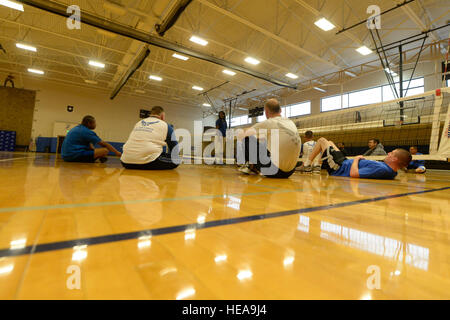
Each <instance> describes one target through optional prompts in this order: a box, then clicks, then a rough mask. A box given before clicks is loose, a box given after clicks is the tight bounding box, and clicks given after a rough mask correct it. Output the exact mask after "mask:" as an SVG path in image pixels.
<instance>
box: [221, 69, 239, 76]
mask: <svg viewBox="0 0 450 320" xmlns="http://www.w3.org/2000/svg"><path fill="white" fill-rule="evenodd" d="M222 72H223V73H225V74H227V75H229V76H234V75H236V72H234V71H231V70H223V71H222Z"/></svg>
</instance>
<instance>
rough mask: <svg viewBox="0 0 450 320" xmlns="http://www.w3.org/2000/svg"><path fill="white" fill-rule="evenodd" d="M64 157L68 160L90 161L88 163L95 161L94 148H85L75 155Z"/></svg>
mask: <svg viewBox="0 0 450 320" xmlns="http://www.w3.org/2000/svg"><path fill="white" fill-rule="evenodd" d="M63 159H64V161H66V162H88V163H91V162H95V158H94V150H84V151H81V152H80V153H79V154H77V155H75V156H72V157H68V158H67V157H66V158H63Z"/></svg>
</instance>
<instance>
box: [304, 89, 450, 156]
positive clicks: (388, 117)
mask: <svg viewBox="0 0 450 320" xmlns="http://www.w3.org/2000/svg"><path fill="white" fill-rule="evenodd" d="M449 104H450V88H441V89H437V90H433V91H428V92H425V93H422V94H418V95H413V96H409V97H406V98H400V99H396V100H391V101H387V102H380V103H374V104H368V105H365V106H362V107H354V108H345V109H340V110H337V111H328V112H322V113H321V114H319V115H313V116H307V117H304V118H301V119H297V120H296V121H295V122H296V124H297V127H298V128H299V132H300V135H301V136H303V135H304V133H305V132H306V131H308V130H311V131H313V133H314V135H315V137H316V138H318V137H325V138H327V139H328V140H331V141H334V142H335V143H338V142H342V143H344V144H345V149H346V150H347V153H349V155H359V154H363V153H364V152H365V151H366V150H367V149H368V147H367V143H368V141H369V140H370V139H378V140H380V143H382V144H383V146H384V148H385V151H386V152H389V151H392V150H394V149H396V148H404V149H407V150H408V149H409V147H410V146H417V147H418V150H419V152H420V153H423V155H416V156H414V157H413V158H414V159H418V160H441V161H442V160H443V161H446V160H448V159H450V138H449V137H450V136H449V134H450V124H449V120H450V108H449ZM368 158H369V159H373V160H381V159H384V158H385V157H384V156H373V157H368Z"/></svg>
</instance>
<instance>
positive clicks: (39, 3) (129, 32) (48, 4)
mask: <svg viewBox="0 0 450 320" xmlns="http://www.w3.org/2000/svg"><path fill="white" fill-rule="evenodd" d="M18 1H19V2H21V3H23V4H26V5H29V6H32V7H35V8H38V9H41V10H44V11H47V12H51V13H54V14H57V15H60V16H63V17H66V18H69V17H70V16H71V14H69V13H67V11H66V10H67V7H66V6H64V5H62V4H60V3H57V2H54V1H49V0H18ZM80 18H81V19H80V20H81V22H82V23H85V24H88V25H90V26H93V27H96V28H99V29H103V30H106V31H109V32H112V33H115V34H119V35H122V36H124V37H127V38H131V39H134V40H139V41H141V42H144V43H147V44H150V45H153V46H156V47H160V48H164V49H167V50H172V51H176V52H179V53H182V54H186V55H188V56H191V57H194V58H197V59H201V60H204V61H208V62H211V63H215V64H218V65H221V66H224V67H226V68H230V69H233V70H236V71H239V72H243V73H246V74H249V75H251V76H253V77H256V78H259V79H262V80H265V81H268V82H270V83H273V84H275V85H278V86H282V87H288V88H294V89H295V88H296V86H295V85H292V84H290V83H287V82H285V81H282V80H278V79H275V78H272V77H270V76H268V75H266V74H263V73H260V72H257V71H254V70H250V69H247V68H244V67H242V66H239V65H236V64H234V63H231V62H228V61H225V60H222V59H219V58H216V57H214V56H209V55H207V54H204V53H202V52H200V51H197V50H193V49H190V48H188V47H184V46H181V45H179V44H176V43H172V42H170V41H167V40H164V39H161V38H157V37H154V36H152V35H149V34H147V33H145V32H142V31H140V30H137V29H134V28H131V27H128V26H125V25H121V24H118V23H115V22H113V21H109V20H105V19H103V18H100V17H97V16H95V15H92V14H90V13H88V12H85V11H82V12H81V17H80ZM324 61H326V60H324Z"/></svg>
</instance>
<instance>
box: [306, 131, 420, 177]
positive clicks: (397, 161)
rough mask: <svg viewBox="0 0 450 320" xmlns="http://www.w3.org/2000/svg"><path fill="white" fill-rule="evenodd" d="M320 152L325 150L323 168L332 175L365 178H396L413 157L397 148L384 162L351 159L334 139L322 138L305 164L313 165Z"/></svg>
mask: <svg viewBox="0 0 450 320" xmlns="http://www.w3.org/2000/svg"><path fill="white" fill-rule="evenodd" d="M320 152H323V158H322V160H323V163H322V168H323V169H326V170H328V173H329V174H330V175H332V176H341V177H351V178H363V179H394V178H395V177H396V176H397V171H398V170H400V169H402V168H405V167H406V166H408V164H409V163H410V162H411V159H412V157H411V154H410V153H409V152H408V151H406V150H404V149H395V150H394V151H392V152H389V154H388V156H387V157H386V159H384V161H383V162H379V161H373V160H365V159H364V157H363V156H357V157H356V158H355V159H354V160H349V159H347V158H346V157H345V156H344V155H343V154H342V152H341V151H340V150H339V148H338V147H337V146H336V145H335V144H334V143H333V142H332V141H328V140H327V139H325V138H320V139H319V140H318V141H317V144H316V146H315V147H314V150H313V152H312V153H311V155H310V157H309V159H308V161H307V162H306V163H305V166H307V165H311V162H312V161H313V159H314V158H315V157H316V156H317V155H318V154H319V153H320Z"/></svg>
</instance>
